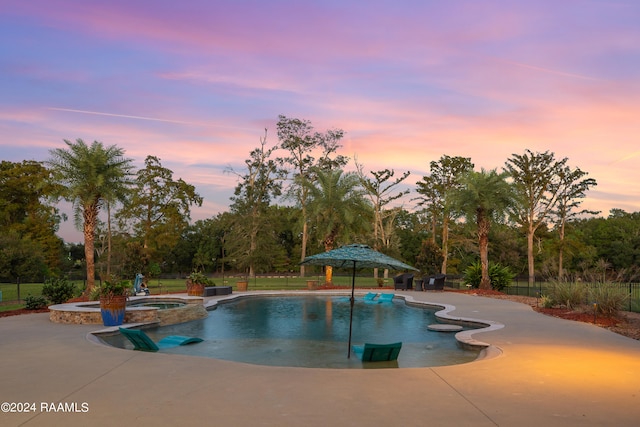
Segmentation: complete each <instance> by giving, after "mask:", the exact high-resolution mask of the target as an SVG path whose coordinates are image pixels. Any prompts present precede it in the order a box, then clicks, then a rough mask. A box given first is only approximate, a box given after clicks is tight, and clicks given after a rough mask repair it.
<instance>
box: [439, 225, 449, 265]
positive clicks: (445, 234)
mask: <svg viewBox="0 0 640 427" xmlns="http://www.w3.org/2000/svg"><path fill="white" fill-rule="evenodd" d="M448 259H449V218H448V215H445V216H444V218H443V219H442V266H441V268H440V273H442V274H447V261H448Z"/></svg>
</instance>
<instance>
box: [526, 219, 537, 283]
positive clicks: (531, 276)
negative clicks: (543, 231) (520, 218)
mask: <svg viewBox="0 0 640 427" xmlns="http://www.w3.org/2000/svg"><path fill="white" fill-rule="evenodd" d="M534 234H535V230H534V229H533V226H532V225H531V222H529V229H528V231H527V261H528V264H529V287H533V286H534V285H535V281H536V270H535V265H534V261H533V235H534Z"/></svg>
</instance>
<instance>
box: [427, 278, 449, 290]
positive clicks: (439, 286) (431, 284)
mask: <svg viewBox="0 0 640 427" xmlns="http://www.w3.org/2000/svg"><path fill="white" fill-rule="evenodd" d="M446 278H447V276H446V275H444V274H436V275H435V276H430V277H428V278H426V279H425V281H424V290H425V291H444V280H445V279H446Z"/></svg>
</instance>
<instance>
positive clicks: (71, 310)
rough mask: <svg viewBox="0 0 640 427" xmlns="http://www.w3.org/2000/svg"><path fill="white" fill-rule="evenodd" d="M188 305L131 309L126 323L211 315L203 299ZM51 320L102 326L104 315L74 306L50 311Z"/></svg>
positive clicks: (170, 321)
mask: <svg viewBox="0 0 640 427" xmlns="http://www.w3.org/2000/svg"><path fill="white" fill-rule="evenodd" d="M184 302H185V303H186V304H185V305H183V306H180V307H175V308H169V309H165V310H159V309H157V308H153V307H130V308H127V309H126V311H125V314H124V322H125V323H155V322H159V323H160V325H161V326H163V325H173V324H176V323H182V322H188V321H190V320H195V319H202V318H205V317H207V316H208V315H209V313H208V312H207V310H206V309H205V308H204V305H203V304H202V298H190V299H188V300H185V301H184ZM49 320H51V321H52V322H54V323H68V324H97V325H101V324H102V315H101V314H100V309H99V308H93V309H90V308H86V307H83V308H81V307H76V306H74V305H73V304H68V307H67V305H65V307H64V308H59V306H58V307H57V308H56V309H52V310H50V311H49Z"/></svg>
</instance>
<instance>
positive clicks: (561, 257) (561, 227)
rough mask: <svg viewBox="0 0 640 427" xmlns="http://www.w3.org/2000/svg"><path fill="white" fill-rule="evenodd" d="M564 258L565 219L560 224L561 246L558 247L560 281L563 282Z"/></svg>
mask: <svg viewBox="0 0 640 427" xmlns="http://www.w3.org/2000/svg"><path fill="white" fill-rule="evenodd" d="M563 259H564V219H563V220H562V222H561V224H560V246H559V247H558V281H560V282H562V280H563V279H564V271H563V269H562V263H563Z"/></svg>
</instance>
